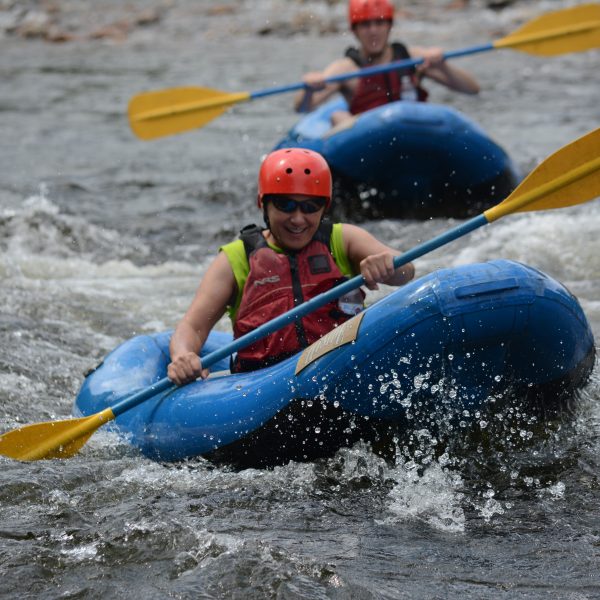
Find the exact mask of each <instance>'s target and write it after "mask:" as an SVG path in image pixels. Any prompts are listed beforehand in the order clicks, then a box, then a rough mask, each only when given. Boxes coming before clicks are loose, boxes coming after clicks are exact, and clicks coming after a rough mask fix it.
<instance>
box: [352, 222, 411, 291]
mask: <svg viewBox="0 0 600 600" xmlns="http://www.w3.org/2000/svg"><path fill="white" fill-rule="evenodd" d="M342 236H343V239H344V247H345V249H346V254H347V256H348V258H349V259H350V261H351V262H352V264H353V265H354V266H355V268H356V269H357V270H360V274H361V275H362V276H363V277H364V278H365V283H366V285H367V287H368V288H369V289H370V290H376V289H378V286H377V284H378V283H385V284H386V285H403V284H405V283H407V282H409V281H410V280H411V279H412V278H413V277H414V276H415V267H414V265H413V264H412V263H408V264H406V265H403V266H402V267H400V268H399V269H394V257H395V256H398V255H399V254H400V252H398V251H397V250H394V249H393V248H390V247H389V246H386V245H385V244H383V243H382V242H380V241H379V240H378V239H377V238H375V237H374V236H372V235H371V234H370V233H369V232H368V231H365V230H364V229H362V228H360V227H357V226H356V225H349V224H347V223H344V224H343V225H342Z"/></svg>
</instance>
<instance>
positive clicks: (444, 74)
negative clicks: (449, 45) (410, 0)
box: [294, 0, 479, 125]
mask: <svg viewBox="0 0 600 600" xmlns="http://www.w3.org/2000/svg"><path fill="white" fill-rule="evenodd" d="M348 20H349V24H350V28H351V29H352V32H353V33H354V36H355V37H356V39H357V41H358V42H359V45H360V47H359V48H354V47H351V48H348V49H347V50H346V54H345V56H344V57H343V58H341V59H338V60H335V61H334V62H332V63H331V64H330V65H329V66H328V67H326V68H325V69H324V70H323V71H314V72H310V73H306V74H305V76H304V77H303V81H304V83H305V88H304V89H303V90H302V91H300V92H299V93H298V94H297V95H296V97H295V100H294V108H295V110H296V111H297V112H309V111H311V110H314V109H315V108H317V107H318V106H319V105H321V104H322V103H323V102H325V101H326V100H327V99H329V98H330V97H331V96H332V95H333V94H335V93H336V92H340V93H341V94H342V95H343V96H344V98H345V99H346V101H347V102H348V107H349V110H347V111H346V110H341V111H336V112H334V113H333V114H332V117H331V120H332V124H333V125H337V124H339V123H342V122H343V121H345V120H347V119H349V118H350V117H351V116H352V115H356V114H360V113H362V112H365V111H367V110H370V109H372V108H376V107H378V106H382V105H383V104H386V103H388V102H394V101H397V100H413V101H420V102H424V101H425V100H427V97H428V92H427V91H426V90H425V88H424V87H422V85H421V80H422V79H423V78H424V77H428V78H430V79H432V80H434V81H436V82H438V83H440V84H442V85H444V86H446V87H448V88H449V89H451V90H455V91H457V92H462V93H465V94H477V93H478V92H479V85H478V83H477V81H475V79H474V78H473V77H472V76H471V75H469V74H468V73H467V72H465V71H463V70H462V69H458V68H456V67H454V66H452V65H450V64H448V63H447V62H445V61H444V56H443V51H442V49H441V48H437V47H410V48H408V47H407V46H405V45H404V44H403V43H401V42H394V43H390V42H389V37H390V32H391V29H392V24H393V20H394V5H393V4H392V3H391V1H390V0H350V1H349V5H348ZM408 58H423V59H424V61H423V63H422V64H421V65H419V66H418V67H416V68H414V67H413V68H412V69H409V70H406V69H404V70H401V71H388V72H386V73H379V74H374V75H370V76H368V77H359V78H353V79H346V80H344V81H342V82H334V83H325V79H326V78H328V77H333V76H336V75H341V74H345V73H350V72H352V71H358V70H359V69H362V68H365V67H375V66H378V65H384V64H387V63H390V62H393V61H397V60H403V59H408Z"/></svg>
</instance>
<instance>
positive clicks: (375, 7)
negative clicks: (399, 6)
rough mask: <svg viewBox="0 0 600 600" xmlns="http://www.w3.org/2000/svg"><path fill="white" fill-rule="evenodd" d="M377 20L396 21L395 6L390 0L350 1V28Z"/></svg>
mask: <svg viewBox="0 0 600 600" xmlns="http://www.w3.org/2000/svg"><path fill="white" fill-rule="evenodd" d="M376 19H381V20H383V21H393V20H394V5H393V4H392V3H391V1H390V0H350V2H349V4H348V20H349V21H350V26H353V25H356V24H357V23H361V22H362V21H374V20H376Z"/></svg>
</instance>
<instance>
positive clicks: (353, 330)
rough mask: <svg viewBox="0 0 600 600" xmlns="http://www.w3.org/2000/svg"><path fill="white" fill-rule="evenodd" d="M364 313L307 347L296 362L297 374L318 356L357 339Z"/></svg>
mask: <svg viewBox="0 0 600 600" xmlns="http://www.w3.org/2000/svg"><path fill="white" fill-rule="evenodd" d="M364 314H365V313H364V312H361V313H359V314H358V315H356V316H355V317H352V318H351V319H350V320H349V321H346V322H345V323H344V324H343V325H340V326H339V327H336V328H335V329H333V330H332V331H330V332H329V333H328V334H327V335H324V336H323V337H322V338H321V339H320V340H318V341H316V342H315V343H314V344H311V345H310V346H309V347H308V348H306V350H304V352H302V354H301V355H300V358H299V359H298V362H297V363H296V371H295V374H296V375H298V373H300V371H302V369H305V368H306V367H308V365H310V364H311V363H312V362H314V361H315V360H317V358H321V356H323V355H324V354H327V353H328V352H331V351H332V350H335V349H336V348H339V347H340V346H344V345H345V344H349V343H350V342H353V341H354V340H356V338H357V337H358V328H359V326H360V322H361V321H362V318H363V316H364Z"/></svg>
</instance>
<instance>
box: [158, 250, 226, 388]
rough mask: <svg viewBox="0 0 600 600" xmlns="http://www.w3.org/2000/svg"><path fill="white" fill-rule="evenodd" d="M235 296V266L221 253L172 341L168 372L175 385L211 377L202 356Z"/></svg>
mask: <svg viewBox="0 0 600 600" xmlns="http://www.w3.org/2000/svg"><path fill="white" fill-rule="evenodd" d="M235 292H236V283H235V277H234V275H233V271H232V269H231V265H230V264H229V261H228V260H227V257H226V255H225V254H224V253H223V252H220V253H219V254H218V255H217V257H216V258H215V260H214V261H213V262H212V263H211V265H210V266H209V267H208V270H207V271H206V273H205V274H204V277H203V278H202V281H201V282H200V285H199V286H198V290H197V291H196V295H195V297H194V299H193V300H192V303H191V305H190V307H189V308H188V310H187V312H186V313H185V315H184V316H183V318H182V319H181V321H180V322H179V324H178V325H177V327H176V329H175V331H174V333H173V336H172V337H171V343H170V346H169V349H170V351H171V364H170V365H169V367H168V369H167V374H168V376H169V379H171V381H173V382H174V383H176V384H177V385H183V384H185V383H188V382H189V381H193V380H194V379H197V378H198V377H207V376H208V370H207V369H203V368H202V364H201V361H200V358H199V356H198V354H199V352H200V350H201V349H202V346H203V345H204V342H205V341H206V338H207V337H208V334H209V333H210V330H211V329H212V328H213V327H214V326H215V324H216V323H217V321H218V320H219V319H220V318H221V317H222V316H223V314H224V313H225V309H226V308H227V305H228V304H229V303H230V302H231V299H232V298H233V296H234V293H235Z"/></svg>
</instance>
